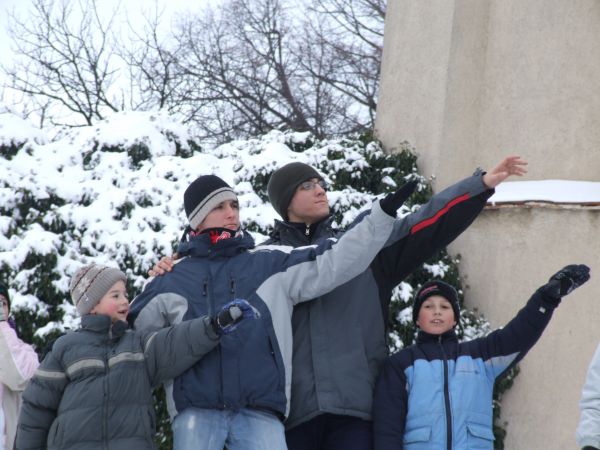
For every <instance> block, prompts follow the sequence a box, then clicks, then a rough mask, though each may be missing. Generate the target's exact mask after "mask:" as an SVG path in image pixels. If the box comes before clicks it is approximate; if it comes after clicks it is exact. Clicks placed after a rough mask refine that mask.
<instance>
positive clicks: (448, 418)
mask: <svg viewBox="0 0 600 450" xmlns="http://www.w3.org/2000/svg"><path fill="white" fill-rule="evenodd" d="M438 343H439V345H440V348H441V350H442V357H443V361H444V406H445V408H446V448H447V450H452V411H451V410H450V389H449V386H448V358H447V357H446V351H445V350H444V345H443V343H442V336H441V335H440V336H439V337H438Z"/></svg>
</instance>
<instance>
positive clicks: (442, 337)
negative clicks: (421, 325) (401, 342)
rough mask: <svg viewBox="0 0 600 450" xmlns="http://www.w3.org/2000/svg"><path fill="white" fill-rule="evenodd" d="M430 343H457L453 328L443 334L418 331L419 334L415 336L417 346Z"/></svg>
mask: <svg viewBox="0 0 600 450" xmlns="http://www.w3.org/2000/svg"><path fill="white" fill-rule="evenodd" d="M430 342H434V343H436V342H458V336H456V333H455V332H454V328H453V329H452V330H449V331H446V332H445V333H443V334H430V333H426V332H425V331H423V330H419V334H417V344H426V343H430Z"/></svg>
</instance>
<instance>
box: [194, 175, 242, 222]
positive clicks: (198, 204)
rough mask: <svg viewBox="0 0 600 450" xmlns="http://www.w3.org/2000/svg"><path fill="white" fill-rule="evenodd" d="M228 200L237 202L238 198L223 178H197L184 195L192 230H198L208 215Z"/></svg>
mask: <svg viewBox="0 0 600 450" xmlns="http://www.w3.org/2000/svg"><path fill="white" fill-rule="evenodd" d="M226 200H234V201H237V196H236V195H235V192H233V189H231V187H230V186H229V185H228V184H227V183H225V182H224V181H223V180H222V179H221V178H219V177H218V176H216V175H202V176H201V177H198V178H196V179H195V180H194V181H193V182H192V184H190V185H189V186H188V188H187V189H186V190H185V192H184V194H183V205H184V207H185V213H186V215H187V217H188V220H189V222H190V228H191V229H192V230H195V229H196V228H198V225H200V224H201V223H202V222H203V221H204V219H205V218H206V216H207V215H208V213H209V212H211V211H212V210H213V209H214V208H215V207H217V206H218V205H219V203H221V202H224V201H226Z"/></svg>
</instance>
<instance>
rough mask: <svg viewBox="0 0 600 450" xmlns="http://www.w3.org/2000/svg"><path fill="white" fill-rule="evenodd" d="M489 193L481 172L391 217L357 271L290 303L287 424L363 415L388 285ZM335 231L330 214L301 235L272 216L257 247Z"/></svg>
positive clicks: (382, 337)
mask: <svg viewBox="0 0 600 450" xmlns="http://www.w3.org/2000/svg"><path fill="white" fill-rule="evenodd" d="M493 193H494V191H493V190H492V189H488V188H487V187H486V186H485V185H484V184H483V181H482V172H481V171H477V172H475V174H473V176H471V177H468V178H466V179H464V180H462V181H459V182H458V183H456V184H454V185H452V186H450V187H449V188H447V189H445V190H443V191H442V192H440V193H438V194H436V195H434V196H433V197H432V198H431V199H430V200H429V202H427V203H426V204H425V205H423V206H421V208H419V210H418V211H416V212H414V213H412V214H409V215H407V216H406V217H404V218H403V219H402V220H399V221H397V223H396V227H395V230H394V234H393V239H395V240H392V239H390V241H389V242H392V244H391V245H389V246H387V247H386V248H384V249H383V250H381V251H380V252H379V254H378V255H377V257H376V258H375V259H374V260H373V262H372V263H371V265H370V267H369V268H368V269H367V270H366V271H365V272H363V273H362V274H361V275H359V276H358V277H356V278H354V279H352V280H351V281H349V282H347V283H346V284H344V285H342V286H340V287H338V288H336V289H334V290H332V291H331V292H330V293H329V294H327V295H324V296H322V297H320V298H318V299H316V300H313V301H310V302H306V303H301V304H298V305H296V306H295V308H294V313H293V316H292V327H293V336H294V348H293V359H292V394H291V411H290V415H289V417H288V419H287V422H286V428H287V429H290V428H292V427H295V426H297V425H299V424H301V423H304V422H306V421H308V420H310V419H312V418H314V417H316V416H318V415H320V414H324V413H331V414H339V415H345V416H352V417H358V418H361V419H364V420H371V408H372V401H373V388H374V386H375V379H376V378H377V374H378V372H379V369H380V366H381V364H382V362H383V360H384V359H385V357H386V356H387V354H388V350H387V344H386V324H387V319H388V308H389V304H390V300H391V295H392V290H393V288H394V287H395V286H396V285H398V284H399V283H400V281H402V279H403V278H405V277H406V276H407V275H408V274H410V273H411V272H412V271H413V270H415V269H416V268H417V267H419V266H420V265H421V264H422V263H423V262H425V261H427V260H428V259H429V258H430V257H431V256H433V255H434V254H435V252H436V251H438V250H440V249H442V248H444V247H445V246H446V245H448V244H449V243H450V242H452V241H453V240H454V239H455V238H456V237H457V236H458V235H459V234H460V233H462V232H463V231H464V230H465V229H466V228H467V227H468V226H469V225H470V224H471V223H472V222H473V220H475V218H476V217H477V215H478V214H479V213H480V212H481V211H482V209H483V207H484V206H485V203H486V200H487V199H488V198H489V197H490V196H491V195H492V194H493ZM341 233H342V231H340V230H336V229H334V228H332V227H331V218H329V219H326V220H324V221H323V222H321V223H319V224H318V225H317V226H316V228H315V229H314V230H312V231H311V232H310V233H309V234H308V235H307V233H306V232H305V229H304V227H299V226H297V224H290V223H284V222H281V221H276V223H275V229H274V231H273V233H272V234H271V239H270V240H268V241H267V242H265V243H264V244H263V245H268V244H271V245H272V244H278V245H291V246H294V247H299V246H302V245H309V244H313V243H315V241H317V240H319V239H322V238H329V237H332V236H338V237H339V235H340V234H341Z"/></svg>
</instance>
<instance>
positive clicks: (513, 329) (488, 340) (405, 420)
mask: <svg viewBox="0 0 600 450" xmlns="http://www.w3.org/2000/svg"><path fill="white" fill-rule="evenodd" d="M558 303H559V300H557V299H552V298H548V297H546V296H545V295H544V294H542V293H541V291H540V290H538V291H537V292H536V293H535V294H534V295H533V296H532V297H531V299H530V300H529V301H528V302H527V304H526V305H525V307H523V308H522V309H521V310H520V311H519V313H518V314H517V315H516V317H515V318H514V319H512V320H511V321H510V322H509V323H508V325H506V327H504V328H502V329H499V330H496V331H494V332H492V333H490V334H489V335H488V336H486V337H483V338H478V339H474V340H472V341H468V342H462V343H459V342H458V339H457V337H456V334H455V333H454V331H453V330H451V331H448V332H446V333H445V334H443V335H431V334H427V333H425V332H423V331H420V332H419V335H418V337H417V343H416V344H415V345H412V346H410V347H408V348H406V349H404V350H401V351H400V352H398V353H396V354H395V355H392V356H391V357H389V358H388V359H386V361H385V363H384V366H383V368H382V371H381V374H380V375H379V378H378V381H377V384H376V387H375V398H374V401H373V419H374V434H375V450H401V449H405V450H466V449H481V450H492V449H493V448H494V435H493V431H492V430H493V427H492V395H493V389H494V382H495V380H496V379H497V378H499V377H501V376H503V375H504V374H506V372H507V371H508V370H509V369H510V368H511V367H512V366H513V365H515V364H516V363H517V362H518V361H519V360H520V359H521V358H523V356H525V354H526V353H527V352H528V351H529V349H530V348H531V347H532V346H533V345H534V344H535V343H536V341H537V340H538V339H539V337H540V336H541V334H542V332H543V330H544V328H545V327H546V325H547V324H548V322H549V321H550V318H551V316H552V313H553V311H554V309H555V307H556V306H557V305H558Z"/></svg>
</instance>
